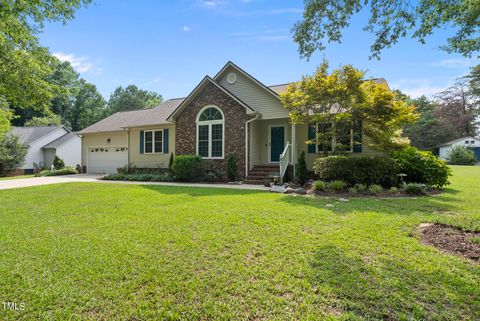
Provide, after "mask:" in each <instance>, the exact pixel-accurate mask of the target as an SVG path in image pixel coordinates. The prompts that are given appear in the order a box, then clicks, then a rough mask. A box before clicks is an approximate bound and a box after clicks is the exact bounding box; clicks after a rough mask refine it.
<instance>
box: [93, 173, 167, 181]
mask: <svg viewBox="0 0 480 321" xmlns="http://www.w3.org/2000/svg"><path fill="white" fill-rule="evenodd" d="M102 179H103V180H108V181H140V182H171V181H173V178H172V176H171V175H169V174H109V175H106V176H104V177H102Z"/></svg>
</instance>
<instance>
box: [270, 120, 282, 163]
mask: <svg viewBox="0 0 480 321" xmlns="http://www.w3.org/2000/svg"><path fill="white" fill-rule="evenodd" d="M269 134H270V135H269V136H270V162H271V163H276V162H279V161H280V155H281V154H282V152H283V149H284V148H285V126H271V127H270V133H269Z"/></svg>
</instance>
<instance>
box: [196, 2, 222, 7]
mask: <svg viewBox="0 0 480 321" xmlns="http://www.w3.org/2000/svg"><path fill="white" fill-rule="evenodd" d="M197 3H198V4H199V5H200V6H202V7H205V8H216V7H218V6H220V5H222V4H225V3H226V1H224V0H198V1H197Z"/></svg>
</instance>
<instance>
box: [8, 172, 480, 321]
mask: <svg viewBox="0 0 480 321" xmlns="http://www.w3.org/2000/svg"><path fill="white" fill-rule="evenodd" d="M479 181H480V167H475V168H472V167H468V168H467V167H455V168H454V177H453V178H452V185H450V186H449V188H448V189H447V190H446V193H444V194H442V195H439V196H431V197H418V198H390V199H375V198H368V199H361V198H357V199H351V200H350V202H336V200H335V198H329V199H328V198H317V199H313V198H308V197H301V196H297V197H295V196H286V195H277V194H270V193H262V192H252V191H240V190H222V189H208V188H182V187H165V186H140V185H135V186H133V185H121V184H99V183H69V184H59V185H47V186H40V187H32V188H23V189H14V190H3V191H0V199H1V202H0V213H1V215H0V249H1V251H0V299H1V300H2V301H13V302H17V303H20V302H24V303H25V310H24V311H6V310H2V309H0V319H1V320H31V319H42V320H66V319H70V320H82V319H83V320H112V319H118V320H479V319H480V287H479V284H480V265H479V264H478V263H474V262H471V261H467V260H465V259H462V258H459V257H456V256H453V255H449V254H445V253H443V252H440V251H438V250H437V249H435V248H433V247H429V246H424V245H422V244H420V242H419V241H418V240H417V239H416V238H415V237H414V236H412V234H413V231H414V229H415V227H416V226H417V225H418V224H419V223H421V222H441V223H447V224H453V225H455V226H458V227H460V228H463V229H465V230H480V211H479V209H480V197H479V196H478V195H479V194H480V184H479V183H478V182H479ZM326 204H334V207H325V205H326ZM0 308H2V306H0Z"/></svg>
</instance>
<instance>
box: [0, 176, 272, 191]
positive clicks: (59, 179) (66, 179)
mask: <svg viewBox="0 0 480 321" xmlns="http://www.w3.org/2000/svg"><path fill="white" fill-rule="evenodd" d="M102 176H103V174H77V175H65V176H50V177H32V178H21V179H11V180H0V190H2V189H11V188H21V187H29V186H40V185H49V184H59V183H79V182H80V183H81V182H86V183H103V184H131V185H163V186H184V187H213V188H229V189H248V190H256V191H268V190H269V188H267V187H264V186H262V185H249V184H201V183H175V182H172V183H166V182H132V181H102V180H99V178H100V177H102Z"/></svg>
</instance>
